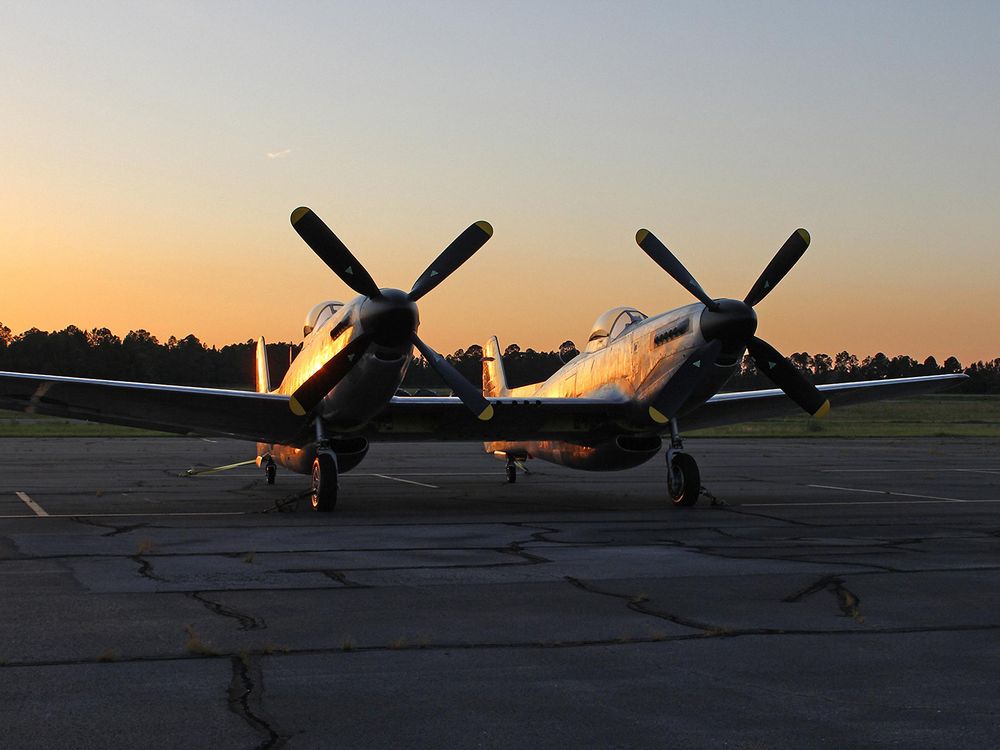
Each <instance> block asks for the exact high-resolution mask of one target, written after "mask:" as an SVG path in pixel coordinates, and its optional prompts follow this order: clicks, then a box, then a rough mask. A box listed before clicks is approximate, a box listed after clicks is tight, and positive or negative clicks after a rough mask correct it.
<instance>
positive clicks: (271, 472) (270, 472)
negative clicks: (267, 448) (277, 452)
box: [264, 460, 278, 484]
mask: <svg viewBox="0 0 1000 750" xmlns="http://www.w3.org/2000/svg"><path fill="white" fill-rule="evenodd" d="M277 473H278V467H277V466H275V465H274V461H273V460H269V461H268V462H267V463H266V464H264V478H265V479H266V480H267V483H268V484H274V477H275V475H276V474H277Z"/></svg>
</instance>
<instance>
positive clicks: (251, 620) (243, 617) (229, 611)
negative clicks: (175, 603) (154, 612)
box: [186, 591, 267, 630]
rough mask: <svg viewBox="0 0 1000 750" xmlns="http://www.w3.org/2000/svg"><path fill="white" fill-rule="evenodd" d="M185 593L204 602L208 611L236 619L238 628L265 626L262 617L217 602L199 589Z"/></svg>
mask: <svg viewBox="0 0 1000 750" xmlns="http://www.w3.org/2000/svg"><path fill="white" fill-rule="evenodd" d="M186 595H187V596H190V597H191V598H192V599H195V600H196V601H199V602H201V603H202V604H204V605H205V607H207V608H208V610H209V611H211V612H214V613H215V614H217V615H220V616H222V617H230V618H232V619H234V620H236V621H237V622H239V624H240V630H264V629H266V628H267V623H266V622H264V618H262V617H254V616H253V615H248V614H247V613H245V612H240V611H239V610H238V609H233V608H231V607H227V606H225V605H224V604H221V603H219V602H216V601H212V600H211V599H209V598H208V597H206V596H205V595H204V593H202V592H201V591H189V592H187V594H186Z"/></svg>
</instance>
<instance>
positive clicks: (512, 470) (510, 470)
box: [504, 463, 517, 484]
mask: <svg viewBox="0 0 1000 750" xmlns="http://www.w3.org/2000/svg"><path fill="white" fill-rule="evenodd" d="M504 471H505V472H506V473H507V481H508V482H509V483H510V484H514V482H516V481H517V467H516V466H515V465H514V464H512V463H510V464H507V467H506V468H505V469H504Z"/></svg>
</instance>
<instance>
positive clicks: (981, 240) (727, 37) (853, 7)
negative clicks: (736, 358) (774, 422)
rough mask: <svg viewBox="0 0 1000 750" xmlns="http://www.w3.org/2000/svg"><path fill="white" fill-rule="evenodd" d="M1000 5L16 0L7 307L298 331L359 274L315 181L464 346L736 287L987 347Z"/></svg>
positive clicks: (854, 325)
mask: <svg viewBox="0 0 1000 750" xmlns="http://www.w3.org/2000/svg"><path fill="white" fill-rule="evenodd" d="M998 71H1000V3H996V2H984V3H974V2H953V3H945V2H934V3H921V2H899V3H895V2H878V3H871V2H839V3H829V2H816V3H808V2H787V3H786V2H755V3H747V2H721V3H719V2H692V3H667V2H652V3H640V2H608V3H588V2H540V1H533V2H523V3H517V2H511V3H507V2H504V3H492V2H491V3H485V2H484V3H477V2H457V1H456V2H426V3H416V2H408V3H402V2H366V3H361V2H355V3H333V2H322V3H319V2H317V3H305V2H270V3H265V2H206V1H205V0H199V1H198V2H176V1H175V2H169V3H152V2H121V3H117V2H107V1H104V2H92V3H85V2H40V3H36V2H27V1H25V2H16V1H15V2H5V3H4V4H3V5H2V6H0V108H2V109H0V111H2V118H0V128H2V130H0V133H2V135H3V144H2V149H0V253H2V268H3V293H2V297H0V321H2V322H3V323H4V324H6V325H7V326H9V327H10V328H11V329H13V330H14V332H15V333H18V332H21V331H23V330H25V329H27V328H29V327H31V326H37V327H39V328H43V329H47V330H52V329H58V328H63V327H65V326H66V325H68V324H71V323H72V324H75V325H77V326H80V327H81V328H91V327H94V326H107V327H109V328H111V329H112V330H113V331H115V332H116V333H118V334H119V335H124V334H125V333H127V332H128V331H129V330H130V329H135V328H145V329H147V330H149V331H151V332H152V333H154V334H155V335H156V336H158V337H159V338H160V339H161V340H165V339H166V338H167V337H169V336H170V335H176V336H178V337H180V336H184V335H187V334H189V333H194V334H195V335H196V336H198V337H199V338H201V339H202V340H203V341H205V342H206V343H208V344H214V345H222V344H226V343H231V342H236V341H246V340H248V339H251V338H256V337H257V336H259V335H264V336H265V337H266V338H267V339H268V340H272V341H277V340H285V341H288V340H298V339H299V338H301V326H302V319H303V317H304V315H305V313H306V311H307V310H308V309H309V308H310V307H311V306H312V305H313V304H314V303H315V302H317V301H319V300H322V299H347V298H349V297H350V296H353V293H351V292H350V291H349V290H348V289H347V288H346V287H345V286H344V285H343V284H342V283H341V282H340V281H339V279H337V278H336V277H335V276H334V275H333V274H332V273H331V272H330V271H329V270H327V269H326V267H325V266H324V265H323V264H322V262H321V261H319V259H317V258H316V257H315V256H314V255H313V253H312V252H311V251H310V250H309V248H308V247H307V246H306V245H305V244H304V243H303V242H302V241H301V240H300V239H299V237H298V236H297V235H296V234H295V232H294V231H293V230H292V228H291V226H290V224H289V219H288V217H289V214H290V213H291V211H292V210H293V209H294V208H295V207H296V206H299V205H307V206H310V207H312V208H313V209H314V210H315V211H316V212H317V213H318V214H319V215H320V216H321V217H322V218H323V219H324V220H325V221H326V222H327V223H328V224H329V225H330V227H331V228H332V229H333V230H334V231H335V232H337V234H338V235H339V236H340V237H341V239H343V240H344V242H345V243H346V244H347V245H348V247H350V248H351V249H352V250H353V252H354V253H355V255H357V256H358V257H359V258H360V259H361V260H362V261H363V262H364V263H365V265H366V266H367V268H368V270H369V271H370V272H371V274H372V276H373V277H374V278H375V280H376V281H377V282H378V283H379V284H381V285H383V286H394V287H402V288H404V289H409V287H410V284H411V283H412V282H413V280H414V279H415V278H416V277H417V276H418V275H419V274H420V272H421V271H423V269H424V267H425V266H426V265H427V263H428V262H429V261H430V260H431V259H432V258H433V257H434V256H435V255H436V254H437V253H438V252H439V251H440V250H441V249H442V248H443V247H444V246H445V245H446V244H447V243H448V242H450V241H451V240H452V239H453V238H454V237H455V236H456V235H457V234H458V233H459V232H460V231H462V229H464V228H465V227H466V226H468V225H469V224H470V223H472V222H473V221H476V220H478V219H486V220H488V221H489V222H491V223H492V224H493V227H494V229H495V234H494V237H493V239H492V241H490V242H489V243H488V244H487V245H486V246H485V247H484V248H483V249H482V250H481V251H480V252H479V254H478V255H477V256H476V257H475V258H473V259H472V260H471V261H470V262H469V263H467V264H466V266H464V267H463V268H462V269H460V270H459V271H458V272H457V273H456V274H455V275H454V276H453V277H451V278H450V279H448V280H447V281H446V282H445V283H444V284H442V285H441V286H440V287H439V288H437V289H436V290H434V291H433V292H432V293H431V294H430V295H428V297H427V298H425V299H424V300H422V301H421V303H420V312H421V320H422V324H421V336H422V337H423V338H425V340H427V341H428V343H430V344H432V345H433V346H435V347H436V348H437V349H439V350H440V351H442V352H445V353H448V352H452V351H454V350H455V349H457V348H459V347H466V346H468V345H469V344H471V343H474V342H483V341H484V340H485V338H486V337H487V336H489V335H491V334H494V333H495V334H497V335H499V337H500V340H501V343H502V344H503V345H506V344H508V343H511V342H517V343H519V344H521V346H522V347H528V346H530V347H534V348H537V349H546V350H548V349H553V348H556V347H557V346H558V345H559V344H560V342H562V341H563V340H565V339H573V340H574V341H576V342H577V343H578V344H582V343H583V342H585V341H586V337H587V335H588V333H589V330H590V325H591V323H592V322H593V320H594V319H595V318H596V317H597V316H598V314H599V313H600V312H602V311H603V310H604V309H606V308H608V307H611V306H614V305H620V304H630V305H635V306H636V307H638V308H639V309H641V310H643V311H645V312H647V313H653V312H659V311H662V310H665V309H669V308H672V307H676V306H679V305H682V304H687V303H688V302H690V301H691V297H690V296H689V295H688V294H687V293H686V292H685V291H684V290H683V289H682V288H680V287H679V286H678V285H677V284H676V283H675V282H674V281H673V280H671V279H670V278H669V277H668V276H667V275H666V274H665V273H663V272H662V271H660V270H659V269H658V268H657V267H656V266H655V265H654V264H653V263H652V262H651V261H650V260H649V259H648V258H647V257H646V256H645V255H644V254H643V253H642V251H641V250H640V249H639V248H638V247H637V246H636V244H635V240H634V236H635V232H636V230H637V229H638V228H640V227H648V228H649V229H651V230H652V231H653V232H654V233H655V234H656V235H657V236H658V237H659V238H660V239H661V240H663V242H664V243H665V244H666V245H667V246H668V247H670V248H671V249H672V250H673V251H674V252H675V253H676V254H677V255H678V256H679V257H680V258H681V259H682V260H683V262H684V263H685V264H686V265H687V266H688V268H689V269H690V270H691V271H692V272H693V273H694V274H695V275H696V276H697V277H698V280H699V281H700V282H701V284H702V286H704V287H705V288H706V289H707V290H708V292H709V293H710V294H712V295H713V296H717V297H721V296H732V297H737V298H742V297H743V295H744V294H745V293H746V291H747V290H748V289H749V288H750V285H751V284H752V283H753V281H754V280H755V278H756V277H757V275H758V274H759V273H760V271H761V270H762V269H763V267H764V266H765V265H766V263H767V262H768V260H769V259H770V258H771V256H772V255H773V253H774V252H775V250H776V249H777V248H778V247H779V246H780V245H781V243H782V242H783V241H784V240H785V239H786V238H787V237H788V235H789V234H790V233H791V232H792V231H793V230H794V229H795V228H796V227H799V226H803V227H805V228H807V229H808V230H809V232H810V233H811V235H812V239H813V244H812V246H811V248H810V249H809V251H808V252H807V253H806V255H805V257H804V258H803V259H802V260H801V261H800V263H799V264H798V266H796V268H795V269H794V270H793V271H792V273H791V274H790V275H789V276H788V277H787V278H786V279H785V280H784V281H783V282H782V284H781V286H780V288H779V289H778V290H776V291H775V292H774V293H773V294H772V295H770V296H769V297H768V298H767V300H766V301H765V302H763V303H762V304H761V305H760V306H759V307H758V308H757V311H758V314H759V317H760V328H759V330H760V333H761V335H762V336H764V337H765V338H767V339H768V340H769V341H770V342H771V343H772V344H774V345H775V346H776V347H778V348H779V349H780V350H782V351H783V352H784V353H786V354H790V353H792V352H793V351H802V350H806V351H809V352H812V353H816V352H827V353H829V354H835V353H836V352H838V351H840V350H843V349H847V350H850V351H852V352H855V353H858V354H861V355H864V354H871V353H875V352H877V351H883V352H885V353H887V354H889V355H894V354H910V355H913V356H916V357H918V358H923V357H926V356H927V355H934V356H936V357H938V358H939V360H942V359H943V358H944V357H946V356H948V355H952V354H954V355H956V356H958V357H959V359H960V360H961V361H962V362H963V363H968V362H970V361H972V360H976V359H992V358H994V357H1000V242H998V240H997V237H998V232H997V224H998V216H1000V83H998Z"/></svg>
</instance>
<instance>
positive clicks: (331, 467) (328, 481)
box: [309, 453, 337, 513]
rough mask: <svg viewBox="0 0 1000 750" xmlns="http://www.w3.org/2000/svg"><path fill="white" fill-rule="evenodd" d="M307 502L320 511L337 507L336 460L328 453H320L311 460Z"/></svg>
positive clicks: (328, 510)
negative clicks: (310, 486)
mask: <svg viewBox="0 0 1000 750" xmlns="http://www.w3.org/2000/svg"><path fill="white" fill-rule="evenodd" d="M309 503H310V505H312V508H313V510H317V511H319V512H320V513H329V512H330V511H332V510H333V509H334V508H336V507H337V460H336V459H335V458H334V457H333V456H331V455H330V454H329V453H320V454H319V455H318V456H316V458H315V459H314V460H313V469H312V492H311V493H310V494H309Z"/></svg>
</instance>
